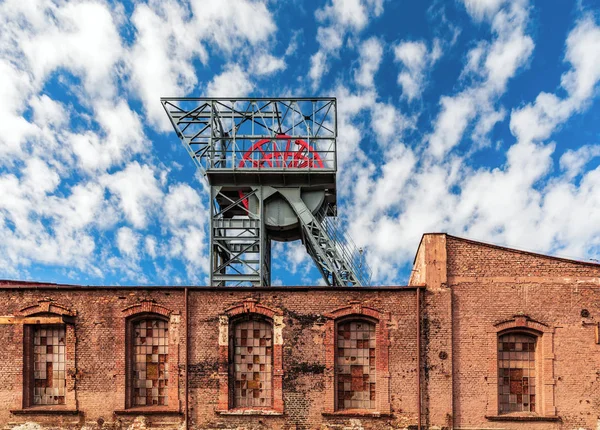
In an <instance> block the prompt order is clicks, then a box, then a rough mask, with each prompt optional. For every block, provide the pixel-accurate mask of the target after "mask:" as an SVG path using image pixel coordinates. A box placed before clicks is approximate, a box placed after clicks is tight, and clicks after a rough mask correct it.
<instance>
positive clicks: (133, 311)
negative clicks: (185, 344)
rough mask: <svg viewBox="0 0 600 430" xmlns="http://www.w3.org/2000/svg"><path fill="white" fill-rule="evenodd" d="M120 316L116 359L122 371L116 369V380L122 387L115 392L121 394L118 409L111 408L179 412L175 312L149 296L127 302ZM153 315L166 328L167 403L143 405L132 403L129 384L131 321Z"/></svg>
mask: <svg viewBox="0 0 600 430" xmlns="http://www.w3.org/2000/svg"><path fill="white" fill-rule="evenodd" d="M122 313H123V316H124V318H123V319H122V321H123V323H122V324H123V326H122V333H123V334H122V336H123V337H122V339H123V343H122V344H121V347H120V348H119V350H120V352H119V354H120V358H119V360H120V361H121V362H122V363H124V366H123V371H122V372H119V375H118V376H119V384H120V386H122V387H124V389H123V390H122V391H121V392H120V393H118V395H120V396H122V403H121V404H122V405H123V409H122V410H115V413H116V414H135V413H143V412H157V413H176V414H180V413H181V405H180V401H179V400H180V399H179V380H178V375H179V355H180V354H178V353H177V351H178V343H179V332H178V330H179V323H180V316H179V314H176V313H174V312H173V311H171V310H170V309H168V308H166V307H164V306H162V305H160V304H158V303H156V302H155V301H153V300H142V301H141V302H140V303H137V304H135V305H131V306H128V307H126V308H125V309H123V310H122ZM148 318H156V319H161V320H163V321H166V322H167V324H168V328H169V345H168V346H169V359H168V361H167V363H168V371H169V379H168V381H169V384H168V386H169V387H168V390H167V393H168V394H167V396H168V397H167V399H168V400H167V405H166V406H163V405H146V406H136V405H135V402H134V400H133V387H132V385H133V384H132V380H133V378H132V376H133V374H132V369H133V361H132V357H131V355H132V352H133V348H134V342H133V324H134V323H135V322H137V321H139V320H140V319H148Z"/></svg>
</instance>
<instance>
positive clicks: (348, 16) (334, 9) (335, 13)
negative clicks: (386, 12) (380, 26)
mask: <svg viewBox="0 0 600 430" xmlns="http://www.w3.org/2000/svg"><path fill="white" fill-rule="evenodd" d="M382 13H383V1H382V0H331V2H330V3H328V4H327V5H326V6H325V7H323V8H321V9H317V11H316V12H315V17H316V18H317V20H318V21H319V22H321V23H326V24H325V25H322V26H320V27H319V28H318V29H317V42H318V43H319V50H318V51H317V52H315V53H314V54H313V55H312V56H311V59H310V64H311V67H310V71H309V77H310V79H311V84H312V89H313V91H316V90H317V88H318V87H319V85H320V83H321V79H322V77H323V75H324V74H325V73H327V71H328V70H329V65H328V58H330V57H335V56H337V55H338V51H339V50H340V48H341V47H342V45H343V44H344V40H345V38H346V36H347V34H357V33H359V32H360V31H362V30H363V29H364V28H365V27H366V26H367V24H368V22H369V20H370V19H371V18H374V17H378V16H379V15H381V14H382Z"/></svg>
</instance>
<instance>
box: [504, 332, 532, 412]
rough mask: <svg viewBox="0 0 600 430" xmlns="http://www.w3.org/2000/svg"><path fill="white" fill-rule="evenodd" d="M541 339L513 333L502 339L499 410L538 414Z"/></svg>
mask: <svg viewBox="0 0 600 430" xmlns="http://www.w3.org/2000/svg"><path fill="white" fill-rule="evenodd" d="M536 343H537V336H535V335H533V334H529V333H521V332H509V333H506V334H502V335H500V336H498V400H499V401H498V410H499V413H500V414H507V413H511V412H536Z"/></svg>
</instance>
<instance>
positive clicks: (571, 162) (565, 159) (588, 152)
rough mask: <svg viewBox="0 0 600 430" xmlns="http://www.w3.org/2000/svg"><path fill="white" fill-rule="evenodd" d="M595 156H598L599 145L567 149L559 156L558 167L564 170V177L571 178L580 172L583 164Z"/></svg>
mask: <svg viewBox="0 0 600 430" xmlns="http://www.w3.org/2000/svg"><path fill="white" fill-rule="evenodd" d="M596 157H600V145H584V146H582V147H581V148H577V149H575V150H573V149H569V150H568V151H566V152H565V153H564V154H563V155H562V156H561V157H560V168H561V169H562V170H563V171H564V172H565V176H566V178H567V179H569V180H571V179H573V178H575V177H576V176H578V175H579V174H581V172H582V171H583V168H584V167H585V165H586V164H587V163H589V162H590V161H591V160H593V159H594V158H596Z"/></svg>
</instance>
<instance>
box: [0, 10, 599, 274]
mask: <svg viewBox="0 0 600 430" xmlns="http://www.w3.org/2000/svg"><path fill="white" fill-rule="evenodd" d="M599 80H600V2H598V1H597V0H596V1H592V0H581V1H577V2H569V1H558V0H553V1H526V0H515V1H505V0H461V1H459V0H457V1H433V2H425V1H390V0H388V1H385V0H326V1H322V2H316V1H310V2H301V1H291V2H274V1H263V2H261V1H250V0H236V1H234V0H230V1H222V0H202V1H201V0H196V1H190V2H173V1H150V2H134V3H127V4H121V3H110V2H101V1H89V0H85V1H72V2H64V1H55V2H49V1H38V0H28V1H23V0H5V1H3V2H2V3H0V95H1V96H2V97H1V98H0V100H1V101H2V102H1V104H0V278H9V279H21V280H36V281H48V282H68V283H78V284H108V285H113V284H121V285H137V284H140V285H144V284H167V285H171V284H172V285H179V284H196V285H202V284H205V283H206V282H207V264H208V243H207V221H208V209H207V205H208V201H207V192H206V185H205V184H204V182H203V181H202V180H201V178H199V176H198V175H197V172H196V171H195V170H194V165H193V163H192V160H191V159H189V157H188V155H187V153H186V152H185V151H184V149H183V147H182V145H181V144H180V142H179V141H178V139H177V137H176V135H175V133H174V132H173V131H172V129H171V126H170V124H169V122H168V119H167V117H166V115H165V113H164V111H163V109H162V106H161V105H160V100H159V98H160V97H161V96H226V97H228V96H234V97H235V96H237V97H239V96H257V97H267V96H335V97H337V98H338V116H339V118H338V121H339V123H338V128H339V140H338V151H339V156H338V157H339V168H340V171H339V172H338V196H339V197H338V203H339V213H340V217H341V220H342V222H343V223H344V225H345V226H346V229H347V231H348V233H349V234H350V236H351V237H352V238H353V239H354V241H355V242H356V243H357V245H358V246H360V247H363V248H364V249H365V250H366V255H367V259H368V261H369V264H370V266H371V268H372V270H373V283H374V284H402V283H405V282H406V281H407V279H408V275H409V272H410V267H411V264H412V258H413V256H414V253H415V251H416V247H417V245H418V242H419V239H420V237H421V235H422V234H423V233H424V232H432V231H445V232H448V233H451V234H455V235H459V236H464V237H468V238H472V239H475V240H482V241H487V242H492V243H497V244H502V245H507V246H511V247H516V248H520V249H526V250H532V251H536V252H541V253H549V254H553V255H559V256H565V257H570V258H577V259H584V260H590V259H592V260H598V259H600V193H598V191H597V189H598V188H597V187H598V186H600V167H599V164H600V163H599V161H600V104H599V102H598V94H599V85H598V81H599ZM273 255H274V257H273V266H274V274H273V282H274V283H275V284H283V285H310V284H313V285H315V284H319V283H321V282H322V281H321V279H320V276H319V274H318V272H317V271H316V269H315V268H314V266H313V264H312V262H311V261H310V258H309V257H308V255H307V254H306V252H305V251H304V249H303V247H302V245H301V244H300V243H295V242H292V243H288V244H276V245H275V247H274V254H273Z"/></svg>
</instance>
